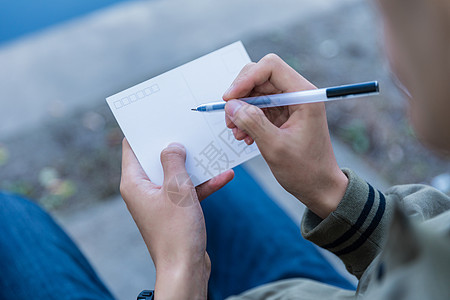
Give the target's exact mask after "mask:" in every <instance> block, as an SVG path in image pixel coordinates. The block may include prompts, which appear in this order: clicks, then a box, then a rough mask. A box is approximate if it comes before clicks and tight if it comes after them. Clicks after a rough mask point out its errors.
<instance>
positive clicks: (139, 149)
mask: <svg viewBox="0 0 450 300" xmlns="http://www.w3.org/2000/svg"><path fill="white" fill-rule="evenodd" d="M248 62H250V58H249V56H248V54H247V52H246V50H245V48H244V46H243V45H242V43H241V42H236V43H233V44H231V45H229V46H226V47H224V48H221V49H219V50H217V51H214V52H212V53H210V54H207V55H205V56H203V57H201V58H198V59H196V60H194V61H191V62H189V63H187V64H185V65H182V66H180V67H178V68H175V69H173V70H171V71H168V72H166V73H164V74H161V75H159V76H156V77H154V78H152V79H150V80H147V81H145V82H143V83H140V84H138V85H136V86H133V87H131V88H129V89H127V90H125V91H122V92H120V93H118V94H115V95H113V96H111V97H108V98H107V99H106V101H107V103H108V105H109V107H110V109H111V111H112V113H113V114H114V117H115V118H116V120H117V122H118V123H119V126H120V128H121V129H122V131H123V133H124V135H125V137H126V138H127V140H128V142H129V143H130V145H131V148H132V149H133V151H134V153H135V154H136V157H137V158H138V160H139V162H140V164H141V166H142V167H143V169H144V170H145V172H146V174H147V176H148V177H149V178H150V180H151V181H153V182H154V183H156V184H162V183H163V170H162V166H161V161H160V153H161V151H162V150H163V149H164V148H165V147H167V145H168V144H170V143H171V142H178V143H181V144H183V145H184V146H185V147H186V152H187V157H186V169H187V171H188V173H189V175H190V176H191V179H192V181H193V183H194V185H199V184H201V183H203V182H205V181H207V180H208V179H210V178H212V177H214V176H216V175H218V174H220V173H222V172H224V171H225V170H228V169H230V168H233V167H235V166H237V165H239V164H241V163H243V162H245V161H247V160H248V159H250V158H252V157H254V156H256V155H258V154H259V150H258V148H257V146H256V145H255V144H253V145H251V146H247V144H245V142H243V141H237V140H236V139H235V138H234V136H233V133H232V132H231V130H230V129H228V128H227V127H226V124H225V115H224V114H225V113H224V112H213V113H201V112H196V111H191V108H195V107H196V106H198V105H200V104H204V103H207V102H215V101H220V99H222V95H223V93H224V92H225V91H226V90H227V89H228V87H229V86H230V85H231V83H232V82H233V80H234V79H235V78H236V76H237V75H238V74H239V71H240V70H241V69H242V67H244V66H245V65H246V64H247V63H248Z"/></svg>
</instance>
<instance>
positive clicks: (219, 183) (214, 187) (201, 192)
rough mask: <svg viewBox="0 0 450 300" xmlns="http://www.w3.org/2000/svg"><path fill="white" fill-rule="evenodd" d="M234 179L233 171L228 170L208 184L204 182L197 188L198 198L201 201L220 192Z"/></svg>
mask: <svg viewBox="0 0 450 300" xmlns="http://www.w3.org/2000/svg"><path fill="white" fill-rule="evenodd" d="M233 177H234V171H233V170H227V171H225V172H223V173H221V174H219V175H217V176H215V177H213V178H211V179H210V180H208V181H207V182H204V183H202V184H200V185H199V186H197V187H196V190H197V196H198V199H199V200H200V201H202V200H203V199H205V198H206V197H208V196H209V195H211V194H212V193H214V192H216V191H218V190H220V189H221V188H222V187H224V186H225V185H226V184H227V183H228V182H230V181H231V180H232V179H233Z"/></svg>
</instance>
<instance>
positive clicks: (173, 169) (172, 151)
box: [161, 143, 189, 183]
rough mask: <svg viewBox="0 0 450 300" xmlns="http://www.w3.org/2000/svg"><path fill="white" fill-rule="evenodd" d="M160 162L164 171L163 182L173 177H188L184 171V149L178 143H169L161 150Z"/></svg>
mask: <svg viewBox="0 0 450 300" xmlns="http://www.w3.org/2000/svg"><path fill="white" fill-rule="evenodd" d="M161 164H162V167H163V171H164V183H168V182H169V181H170V180H171V179H172V178H173V177H175V176H177V177H179V178H186V180H187V178H189V176H188V174H187V171H186V166H185V164H186V149H185V148H184V146H183V145H181V144H178V143H171V144H170V145H169V146H167V148H165V149H164V150H163V151H162V152H161Z"/></svg>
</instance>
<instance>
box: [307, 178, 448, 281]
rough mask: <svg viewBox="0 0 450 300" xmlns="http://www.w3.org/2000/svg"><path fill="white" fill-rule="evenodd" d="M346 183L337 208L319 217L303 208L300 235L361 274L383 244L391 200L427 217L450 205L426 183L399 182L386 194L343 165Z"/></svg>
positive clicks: (422, 216)
mask: <svg viewBox="0 0 450 300" xmlns="http://www.w3.org/2000/svg"><path fill="white" fill-rule="evenodd" d="M343 172H344V173H345V174H346V175H347V177H348V179H349V183H348V186H347V190H346V192H345V195H344V197H343V198H342V200H341V202H340V203H339V205H338V207H337V209H336V210H335V211H334V212H332V213H331V214H330V215H329V216H328V217H327V218H325V219H321V218H320V217H318V216H317V215H315V214H314V213H313V212H312V211H310V210H308V209H307V210H306V211H305V214H304V216H303V220H302V235H303V236H304V237H305V238H306V239H308V240H310V241H312V242H313V243H315V244H316V245H318V246H320V247H322V248H325V249H327V250H329V251H331V252H333V253H334V254H335V255H337V256H338V257H339V258H340V259H341V260H342V261H343V262H344V264H345V266H346V268H347V270H348V271H349V272H350V273H352V274H353V275H355V276H356V277H358V278H360V277H361V275H362V274H363V273H364V271H365V270H366V268H367V266H368V265H369V264H370V263H371V262H372V260H373V259H374V258H375V257H376V256H377V255H378V253H379V252H380V251H381V249H382V248H383V246H384V243H385V240H386V237H387V232H388V230H389V225H390V221H391V216H392V211H393V207H394V201H398V203H399V204H400V207H402V208H403V210H404V211H405V212H406V213H407V214H409V215H410V216H412V217H414V218H415V219H418V220H420V221H427V220H429V219H432V218H434V217H436V216H437V215H439V214H440V213H442V212H444V211H446V210H448V209H450V199H449V197H448V196H446V195H444V194H442V193H441V192H439V191H437V190H435V189H433V188H431V187H428V186H425V185H402V186H395V187H392V188H390V189H389V190H388V191H387V192H386V193H385V194H383V193H381V192H380V191H378V190H377V189H375V188H374V187H372V186H371V185H370V184H368V183H367V182H365V181H364V180H362V179H361V178H359V177H358V176H357V175H356V174H355V173H354V172H353V171H351V170H348V169H344V170H343Z"/></svg>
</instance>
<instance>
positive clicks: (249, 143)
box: [244, 135, 253, 146]
mask: <svg viewBox="0 0 450 300" xmlns="http://www.w3.org/2000/svg"><path fill="white" fill-rule="evenodd" d="M244 141H245V143H246V144H247V145H249V146H250V145H251V144H253V139H252V138H251V137H250V136H248V135H247V136H246V137H245V138H244Z"/></svg>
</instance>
